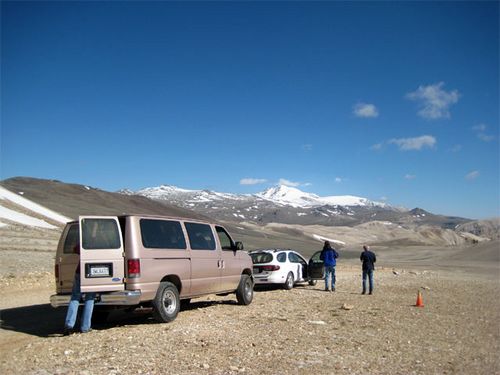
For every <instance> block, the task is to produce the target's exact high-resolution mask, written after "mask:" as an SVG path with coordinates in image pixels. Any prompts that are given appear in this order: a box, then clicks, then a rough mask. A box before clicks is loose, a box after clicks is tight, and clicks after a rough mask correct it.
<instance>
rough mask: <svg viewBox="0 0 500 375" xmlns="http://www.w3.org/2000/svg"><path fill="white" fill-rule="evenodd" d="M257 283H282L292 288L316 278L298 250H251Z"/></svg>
mask: <svg viewBox="0 0 500 375" xmlns="http://www.w3.org/2000/svg"><path fill="white" fill-rule="evenodd" d="M249 254H250V257H251V258H252V262H253V276H254V281H255V284H256V285H258V284H281V285H283V287H284V288H285V289H292V288H293V286H294V285H295V284H297V283H304V282H309V285H315V284H316V280H315V279H313V278H312V277H311V276H310V273H309V265H308V262H307V261H306V260H305V258H304V257H303V256H302V255H300V254H299V253H298V252H296V251H294V250H290V249H287V250H285V249H263V250H255V251H251V252H250V253H249Z"/></svg>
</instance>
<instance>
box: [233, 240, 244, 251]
mask: <svg viewBox="0 0 500 375" xmlns="http://www.w3.org/2000/svg"><path fill="white" fill-rule="evenodd" d="M234 245H235V248H236V250H243V242H241V241H237V242H236V243H235V244H234Z"/></svg>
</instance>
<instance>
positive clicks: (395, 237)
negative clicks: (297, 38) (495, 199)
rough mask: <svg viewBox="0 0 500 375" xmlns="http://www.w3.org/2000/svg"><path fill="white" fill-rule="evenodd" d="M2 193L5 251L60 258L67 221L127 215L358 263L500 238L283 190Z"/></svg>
mask: <svg viewBox="0 0 500 375" xmlns="http://www.w3.org/2000/svg"><path fill="white" fill-rule="evenodd" d="M0 186H1V187H3V188H4V189H7V190H4V189H2V188H0V251H1V250H33V249H35V250H42V251H53V250H54V249H55V247H56V246H57V241H58V238H59V234H60V231H61V229H62V227H63V225H64V224H63V223H64V222H66V221H68V220H74V219H76V218H77V217H78V216H79V215H120V214H126V213H128V214H134V213H135V214H141V213H143V214H151V215H161V216H182V217H190V218H193V219H208V220H215V221H219V222H221V223H222V224H223V225H224V226H225V227H226V228H227V229H228V230H229V231H230V233H231V234H233V236H234V238H235V239H237V240H242V241H244V243H245V246H246V248H247V249H256V248H262V247H271V248H272V247H282V248H294V249H297V250H300V251H303V253H304V254H306V255H311V254H312V252H314V251H315V249H317V248H318V247H320V246H321V242H322V241H324V240H325V239H328V240H330V241H334V243H336V244H342V246H343V248H344V249H354V250H352V253H351V255H345V256H353V257H356V256H359V254H358V250H359V247H360V246H361V244H364V243H370V244H371V245H373V246H377V247H398V246H399V247H401V246H422V245H423V246H460V245H464V244H474V243H478V242H482V241H487V240H488V239H492V240H498V239H499V238H500V218H496V219H492V220H483V221H469V220H467V219H464V218H455V217H447V216H441V215H434V214H431V213H429V212H427V211H425V210H423V209H420V208H415V209H413V210H407V209H401V208H395V207H391V206H389V205H386V204H383V203H377V202H372V201H369V200H368V199H364V198H359V197H350V196H349V197H345V196H344V197H318V196H316V195H314V194H309V193H304V192H301V191H300V190H298V189H293V188H289V187H284V186H280V187H275V188H271V189H268V190H266V191H264V192H262V193H259V194H254V195H238V194H225V193H218V192H212V191H208V190H186V189H179V188H176V187H173V186H166V185H165V186H160V187H158V188H149V189H143V190H141V191H139V192H132V191H121V193H116V192H114V193H113V192H107V191H104V190H101V189H98V188H94V187H90V186H85V185H78V184H68V183H64V182H61V181H55V180H43V179H35V178H30V177H16V178H10V179H7V180H3V181H0ZM311 224H313V225H311ZM349 251H350V250H349ZM356 254H358V255H356Z"/></svg>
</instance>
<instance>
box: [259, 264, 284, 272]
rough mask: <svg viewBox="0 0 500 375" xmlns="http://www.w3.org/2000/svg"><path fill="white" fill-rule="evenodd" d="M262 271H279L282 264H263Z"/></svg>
mask: <svg viewBox="0 0 500 375" xmlns="http://www.w3.org/2000/svg"><path fill="white" fill-rule="evenodd" d="M261 268H262V271H277V270H279V269H280V266H276V265H273V266H262V267H261Z"/></svg>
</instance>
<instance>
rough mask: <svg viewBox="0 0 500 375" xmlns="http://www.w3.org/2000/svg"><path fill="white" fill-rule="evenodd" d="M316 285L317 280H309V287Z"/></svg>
mask: <svg viewBox="0 0 500 375" xmlns="http://www.w3.org/2000/svg"><path fill="white" fill-rule="evenodd" d="M317 283H318V280H309V285H310V286H315V285H316V284H317Z"/></svg>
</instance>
